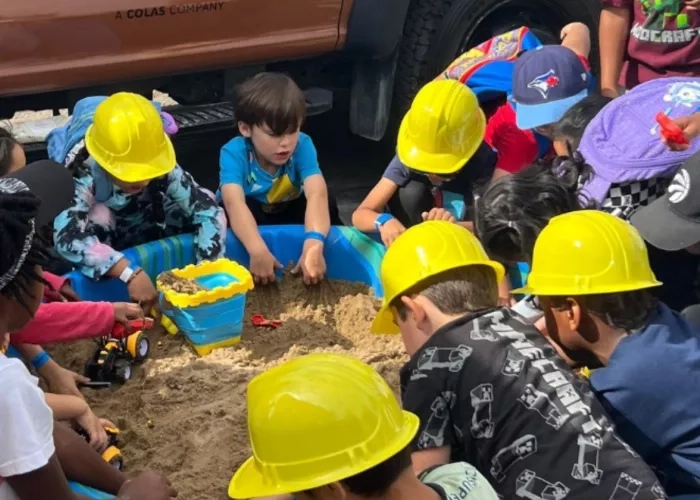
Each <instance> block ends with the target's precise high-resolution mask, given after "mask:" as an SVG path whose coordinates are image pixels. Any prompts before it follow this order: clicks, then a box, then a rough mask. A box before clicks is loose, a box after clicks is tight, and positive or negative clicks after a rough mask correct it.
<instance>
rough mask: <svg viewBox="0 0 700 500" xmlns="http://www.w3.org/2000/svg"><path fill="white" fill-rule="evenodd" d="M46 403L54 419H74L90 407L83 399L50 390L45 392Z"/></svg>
mask: <svg viewBox="0 0 700 500" xmlns="http://www.w3.org/2000/svg"><path fill="white" fill-rule="evenodd" d="M46 404H47V405H49V408H51V411H52V412H53V418H55V419H56V420H75V419H77V418H78V417H80V416H81V415H82V414H83V413H85V412H86V411H88V410H89V409H90V407H89V406H88V404H87V403H86V402H85V400H84V399H81V398H79V397H77V396H69V395H67V394H53V393H50V392H47V393H46Z"/></svg>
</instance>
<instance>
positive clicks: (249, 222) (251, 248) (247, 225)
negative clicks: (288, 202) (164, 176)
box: [219, 139, 283, 285]
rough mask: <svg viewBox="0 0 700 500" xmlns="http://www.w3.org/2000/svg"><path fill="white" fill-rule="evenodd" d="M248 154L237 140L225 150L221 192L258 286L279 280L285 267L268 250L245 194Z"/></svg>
mask: <svg viewBox="0 0 700 500" xmlns="http://www.w3.org/2000/svg"><path fill="white" fill-rule="evenodd" d="M246 154H247V152H246V150H245V146H244V144H243V143H241V142H240V141H237V139H234V140H233V141H231V142H229V143H228V144H226V145H225V146H224V147H223V148H221V157H220V160H219V167H220V172H219V178H220V180H219V183H220V188H219V189H220V191H221V199H222V201H223V202H224V207H225V208H226V214H227V215H228V221H229V224H230V225H231V230H232V231H233V234H234V235H235V236H236V237H237V238H238V239H239V240H240V241H241V243H242V244H243V247H245V249H246V251H247V252H248V255H249V256H250V266H249V268H250V273H251V274H252V275H253V278H254V279H255V282H256V283H261V284H263V285H264V284H266V283H269V282H273V281H275V271H276V270H277V269H282V267H283V266H282V264H280V263H279V262H278V261H277V259H275V257H274V256H273V255H272V253H271V252H270V249H269V248H267V245H266V244H265V241H264V240H263V239H262V236H260V232H259V231H258V224H257V222H255V217H253V213H252V212H251V211H250V209H249V208H248V205H247V204H246V200H245V192H244V191H243V182H244V180H245V172H246V162H247V161H248V160H247V157H246Z"/></svg>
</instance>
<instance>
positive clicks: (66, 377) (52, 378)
mask: <svg viewBox="0 0 700 500" xmlns="http://www.w3.org/2000/svg"><path fill="white" fill-rule="evenodd" d="M38 373H39V376H40V377H41V378H42V379H44V382H46V388H47V389H48V391H49V392H52V393H54V394H66V395H69V396H77V397H79V398H81V399H85V397H84V396H83V394H82V393H81V392H80V389H78V383H79V382H90V379H89V378H87V377H84V376H82V375H80V374H78V373H75V372H72V371H70V370H68V369H67V368H63V367H62V366H61V365H59V364H58V363H56V362H55V361H53V360H51V361H49V362H48V363H46V364H45V365H44V366H42V367H41V369H40V370H39V372H38Z"/></svg>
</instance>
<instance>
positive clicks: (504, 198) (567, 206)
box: [474, 152, 591, 264]
mask: <svg viewBox="0 0 700 500" xmlns="http://www.w3.org/2000/svg"><path fill="white" fill-rule="evenodd" d="M590 175H591V167H590V166H589V165H587V164H586V163H585V162H584V161H583V158H582V157H581V155H579V154H578V153H574V152H572V153H571V156H570V157H564V156H560V157H557V158H555V159H553V160H541V161H539V162H537V163H535V164H534V165H530V166H529V167H526V168H525V169H523V170H521V171H520V172H517V173H515V174H513V175H509V176H504V177H501V178H499V179H497V180H496V181H494V182H493V183H491V184H490V185H488V186H487V187H486V189H485V190H484V191H483V193H482V194H481V196H477V197H476V199H475V200H474V223H475V231H476V234H477V235H478V236H479V238H480V240H481V243H482V244H483V245H484V248H485V249H486V251H487V252H488V254H489V255H490V256H491V258H493V259H495V260H498V261H500V262H503V263H506V264H509V263H514V262H520V261H524V262H530V261H531V260H532V251H533V249H534V247H535V240H536V239H537V236H538V235H539V234H540V231H542V229H543V228H544V227H545V226H546V225H547V223H548V222H549V220H550V219H551V218H552V217H554V216H556V215H560V214H563V213H566V212H571V211H574V210H580V209H582V208H590V207H589V204H588V203H587V202H582V201H581V200H580V198H579V193H578V190H579V187H580V186H581V185H582V184H583V183H584V182H585V181H586V180H588V178H589V177H590Z"/></svg>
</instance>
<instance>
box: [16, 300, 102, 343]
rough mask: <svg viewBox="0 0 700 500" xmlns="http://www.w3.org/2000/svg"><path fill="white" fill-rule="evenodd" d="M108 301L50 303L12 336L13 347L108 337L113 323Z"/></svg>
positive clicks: (38, 310) (42, 306) (40, 308)
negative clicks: (16, 345) (14, 345)
mask: <svg viewBox="0 0 700 500" xmlns="http://www.w3.org/2000/svg"><path fill="white" fill-rule="evenodd" d="M115 321H116V320H115V317H114V305H112V303H111V302H82V301H81V302H50V303H45V304H41V305H40V306H39V309H37V311H36V314H35V315H34V318H33V319H32V320H31V321H30V322H29V324H27V326H25V327H24V328H23V329H21V330H19V331H17V332H15V333H13V334H12V336H11V337H10V339H11V340H12V343H13V344H39V345H41V344H55V343H60V342H68V341H72V340H79V339H87V338H93V337H101V336H103V335H108V334H109V333H110V332H111V331H112V328H113V327H114V322H115Z"/></svg>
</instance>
